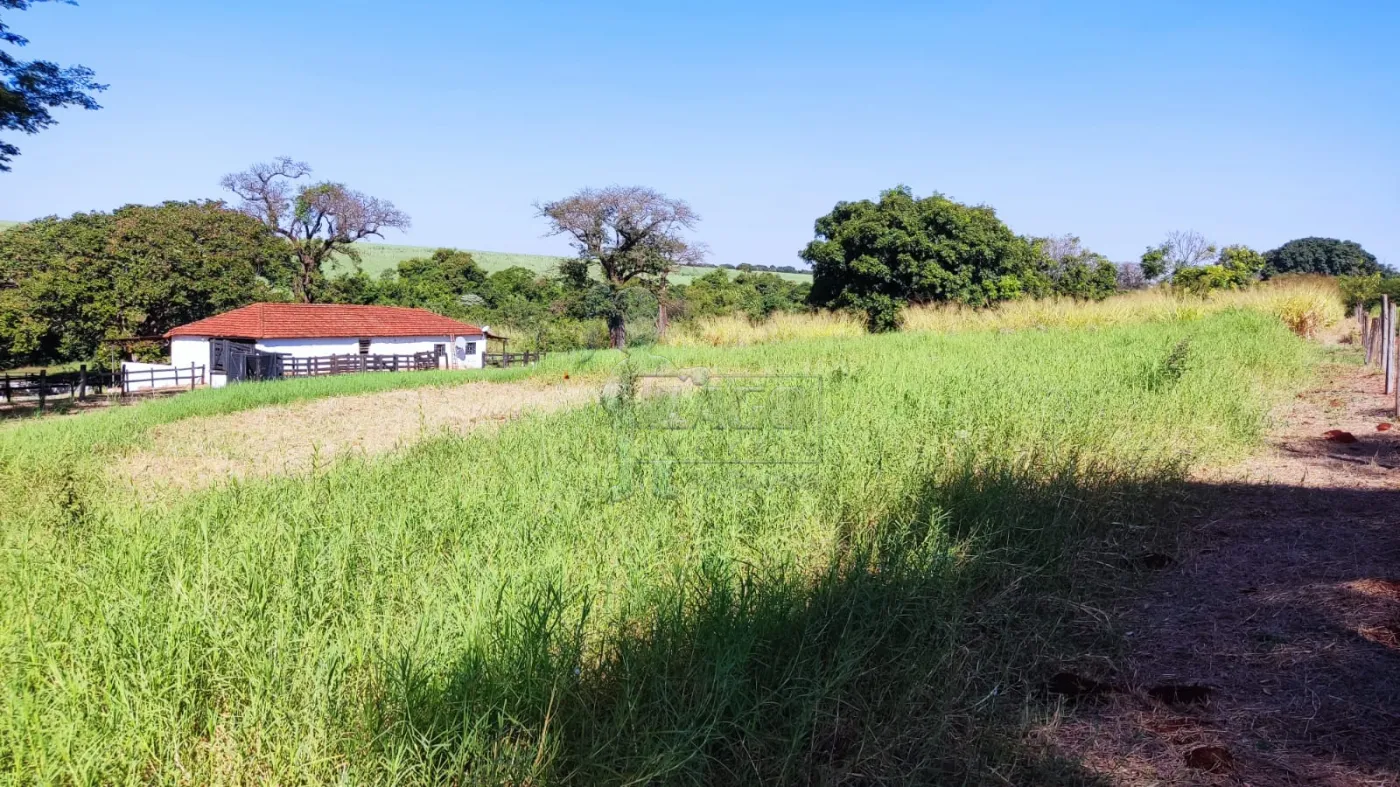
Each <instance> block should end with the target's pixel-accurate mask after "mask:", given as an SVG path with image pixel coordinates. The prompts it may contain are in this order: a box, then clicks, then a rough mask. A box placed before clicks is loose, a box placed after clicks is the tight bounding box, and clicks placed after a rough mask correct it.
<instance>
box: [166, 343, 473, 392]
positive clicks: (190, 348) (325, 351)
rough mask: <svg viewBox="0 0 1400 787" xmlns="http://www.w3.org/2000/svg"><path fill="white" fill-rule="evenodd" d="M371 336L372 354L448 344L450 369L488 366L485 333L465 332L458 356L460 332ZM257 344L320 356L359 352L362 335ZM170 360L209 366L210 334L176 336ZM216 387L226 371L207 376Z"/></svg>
mask: <svg viewBox="0 0 1400 787" xmlns="http://www.w3.org/2000/svg"><path fill="white" fill-rule="evenodd" d="M365 338H368V339H369V340H370V342H369V354H370V355H413V354H415V353H430V352H433V351H434V349H435V347H436V345H439V344H441V345H445V346H446V350H447V367H448V368H449V369H480V368H482V367H483V366H485V363H484V361H485V353H486V337H485V336H484V335H482V334H476V335H464V336H462V338H463V339H465V340H466V343H467V347H466V349H467V350H468V352H467V353H466V354H465V357H458V354H457V351H456V339H457V337H456V336H394V337H379V338H375V337H372V336H370V337H365ZM254 346H255V347H256V348H257V349H259V350H262V351H264V352H272V353H283V354H286V355H290V356H292V357H294V358H320V357H325V356H329V355H359V353H360V340H359V339H358V338H348V339H344V338H323V339H260V340H258V341H257V342H255V343H254ZM170 363H171V364H172V365H174V366H180V367H183V368H186V369H187V368H189V365H190V364H191V363H194V364H195V365H196V366H202V367H205V368H208V365H209V337H206V336H176V337H173V338H171V340H170ZM205 381H206V382H208V383H209V384H210V385H212V386H213V387H215V388H218V387H221V386H222V385H224V383H225V382H226V381H227V377H225V375H222V374H210V375H209V376H208V379H207V380H205Z"/></svg>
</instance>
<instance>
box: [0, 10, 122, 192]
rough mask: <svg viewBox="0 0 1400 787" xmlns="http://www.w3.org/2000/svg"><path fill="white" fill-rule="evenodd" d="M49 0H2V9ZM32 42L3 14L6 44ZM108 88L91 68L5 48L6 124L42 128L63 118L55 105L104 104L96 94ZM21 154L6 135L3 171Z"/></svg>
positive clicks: (1, 37) (0, 94) (0, 73)
mask: <svg viewBox="0 0 1400 787" xmlns="http://www.w3.org/2000/svg"><path fill="white" fill-rule="evenodd" d="M43 2H49V0H0V12H7V11H25V10H28V9H29V7H30V6H31V5H33V4H35V3H43ZM70 4H71V2H70ZM28 43H29V41H28V40H27V39H26V38H25V37H24V36H21V35H19V34H18V33H16V32H14V31H13V30H11V29H10V27H9V26H8V25H7V24H5V20H4V19H3V18H0V44H3V45H9V46H12V47H22V46H25V45H26V44H28ZM106 89H107V86H106V85H101V84H98V83H97V81H96V79H95V75H94V74H93V72H92V70H91V69H88V68H84V67H83V66H67V67H64V66H60V65H58V64H56V63H51V62H49V61H47V60H20V59H19V58H18V57H16V56H15V54H14V53H13V52H10V51H7V50H5V49H0V129H4V130H6V131H19V132H22V133H24V134H37V133H39V132H40V131H42V130H44V129H46V128H48V127H49V126H52V125H53V124H55V123H57V122H58V121H57V120H54V118H53V115H52V114H50V113H49V110H51V109H59V108H61V107H81V108H83V109H101V107H100V106H99V105H98V103H97V102H96V101H95V100H93V98H92V94H93V93H98V92H101V91H103V90H106ZM18 155H19V148H18V147H15V146H14V145H13V144H11V143H8V142H4V141H0V172H9V171H10V162H11V161H13V160H14V157H15V156H18Z"/></svg>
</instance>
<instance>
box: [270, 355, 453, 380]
mask: <svg viewBox="0 0 1400 787" xmlns="http://www.w3.org/2000/svg"><path fill="white" fill-rule="evenodd" d="M436 368H438V359H437V356H436V355H434V354H433V353H414V354H413V355H323V356H317V357H314V358H294V357H292V356H290V355H284V356H282V376H283V377H317V376H320V375H324V374H354V373H358V372H421V371H427V370H430V369H436Z"/></svg>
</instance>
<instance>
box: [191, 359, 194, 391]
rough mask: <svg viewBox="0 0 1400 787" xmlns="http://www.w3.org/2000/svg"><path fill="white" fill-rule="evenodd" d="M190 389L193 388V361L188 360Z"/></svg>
mask: <svg viewBox="0 0 1400 787" xmlns="http://www.w3.org/2000/svg"><path fill="white" fill-rule="evenodd" d="M190 390H191V391H193V390H194V361H190Z"/></svg>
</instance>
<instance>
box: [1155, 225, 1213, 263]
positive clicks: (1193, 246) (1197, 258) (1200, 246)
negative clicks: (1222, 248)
mask: <svg viewBox="0 0 1400 787" xmlns="http://www.w3.org/2000/svg"><path fill="white" fill-rule="evenodd" d="M1165 246H1166V249H1167V263H1168V264H1170V265H1171V270H1172V273H1175V272H1177V271H1179V270H1182V269H1183V268H1194V267H1196V266H1197V265H1206V264H1209V263H1211V262H1213V261H1215V257H1216V247H1215V244H1214V243H1211V242H1210V241H1208V240H1206V238H1205V236H1204V235H1202V234H1201V233H1199V232H1196V231H1194V230H1176V231H1174V232H1169V233H1167V242H1166V244H1165Z"/></svg>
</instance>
